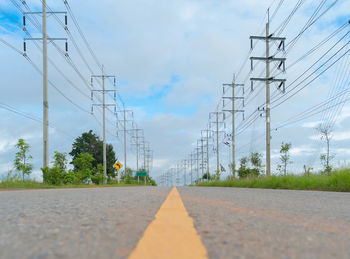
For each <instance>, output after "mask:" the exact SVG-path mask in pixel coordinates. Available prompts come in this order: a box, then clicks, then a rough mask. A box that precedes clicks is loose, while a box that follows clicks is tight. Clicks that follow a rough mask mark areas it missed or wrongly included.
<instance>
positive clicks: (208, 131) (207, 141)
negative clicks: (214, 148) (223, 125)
mask: <svg viewBox="0 0 350 259" xmlns="http://www.w3.org/2000/svg"><path fill="white" fill-rule="evenodd" d="M210 132H211V130H209V129H206V130H202V131H201V133H202V138H203V137H205V138H206V149H207V151H206V152H207V182H209V175H210V166H209V137H210V135H209V133H210ZM203 133H204V136H203Z"/></svg>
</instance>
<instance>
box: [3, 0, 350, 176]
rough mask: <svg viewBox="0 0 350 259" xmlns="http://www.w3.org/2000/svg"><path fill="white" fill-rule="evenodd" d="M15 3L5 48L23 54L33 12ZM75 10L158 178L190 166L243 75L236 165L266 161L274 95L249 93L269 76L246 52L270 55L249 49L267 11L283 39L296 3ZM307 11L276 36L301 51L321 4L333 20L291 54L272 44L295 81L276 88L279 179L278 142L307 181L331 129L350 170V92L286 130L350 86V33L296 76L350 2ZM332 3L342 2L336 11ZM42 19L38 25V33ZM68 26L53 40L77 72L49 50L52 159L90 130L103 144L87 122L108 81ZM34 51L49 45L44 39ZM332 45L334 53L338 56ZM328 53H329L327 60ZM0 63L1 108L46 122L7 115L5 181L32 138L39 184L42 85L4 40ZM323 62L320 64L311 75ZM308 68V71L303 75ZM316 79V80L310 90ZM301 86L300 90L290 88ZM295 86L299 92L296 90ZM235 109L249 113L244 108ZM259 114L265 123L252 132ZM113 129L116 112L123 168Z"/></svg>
mask: <svg viewBox="0 0 350 259" xmlns="http://www.w3.org/2000/svg"><path fill="white" fill-rule="evenodd" d="M16 2H17V1H9V0H0V39H3V40H5V41H6V42H8V43H10V44H11V45H12V46H14V47H15V48H16V49H18V50H20V51H23V39H24V38H27V37H28V36H27V35H26V34H25V32H24V31H23V30H22V28H21V26H22V16H23V14H21V10H23V11H26V8H25V6H23V5H22V4H21V3H19V4H17V5H18V7H19V9H18V8H16V6H15V5H14V4H13V3H16ZM68 2H69V5H70V7H71V10H72V11H73V13H74V17H75V18H76V21H77V23H78V24H79V26H80V28H81V30H82V32H83V34H84V36H85V37H86V40H87V41H88V43H89V45H90V46H91V49H92V50H93V53H94V55H95V56H96V57H97V59H98V61H99V62H100V63H101V64H103V65H104V68H105V72H106V74H109V75H115V76H116V78H117V85H116V89H117V92H118V101H117V103H118V106H119V107H118V110H119V109H122V108H123V104H124V105H125V108H126V109H130V110H132V111H133V117H134V120H135V122H136V124H137V126H138V127H139V128H141V129H143V130H144V136H145V139H146V140H147V141H148V142H149V143H150V147H151V149H152V150H153V168H152V171H151V176H153V178H157V177H158V176H159V175H161V174H163V173H165V172H166V171H167V170H168V169H169V168H172V167H174V166H176V165H177V164H179V165H180V164H181V163H182V160H184V159H188V158H189V155H190V154H191V152H193V151H194V149H195V147H196V144H197V140H198V139H199V138H200V135H201V130H204V129H206V128H207V127H208V123H209V117H208V115H209V113H210V112H215V111H221V110H222V108H223V107H222V105H221V104H222V101H221V100H222V99H221V97H222V84H223V83H231V82H232V78H233V74H234V73H235V74H236V83H244V85H245V86H244V89H245V93H244V97H245V104H246V105H245V107H241V108H242V109H244V115H245V120H244V121H243V120H242V115H241V114H238V113H236V125H237V129H236V132H237V137H236V142H237V143H236V144H237V150H236V154H237V160H238V159H239V158H241V157H243V156H246V155H249V153H250V152H260V153H262V154H263V155H265V118H264V114H262V113H261V115H262V116H261V118H260V117H259V112H257V110H258V108H263V107H264V103H265V86H264V84H261V83H260V84H256V85H254V91H251V85H250V81H249V78H250V77H252V76H254V77H259V76H263V73H264V64H263V63H262V62H257V63H256V64H254V65H255V66H254V70H253V71H252V72H250V62H249V61H247V57H249V55H250V56H263V55H265V45H264V42H262V41H260V42H257V43H256V44H255V43H254V49H253V50H252V51H251V52H250V40H249V36H252V35H262V33H265V32H264V29H265V23H266V21H267V15H266V14H267V11H266V10H267V9H268V8H270V17H271V20H270V31H271V32H274V33H275V34H276V35H277V34H278V31H279V29H280V28H281V25H283V21H285V20H286V18H287V17H288V15H290V13H291V12H292V10H293V8H294V7H295V4H296V3H295V1H278V0H275V1H273V0H265V1H263V0H259V1H258V0H247V1H234V0H230V1H229V0H227V1H217V0H200V1H199V0H186V1H185V0H177V1H172V0H171V1H164V0H163V1H161V0H149V1H141V0H133V1H119V0H114V1H111V0H100V1H98V4H96V1H92V0H84V1H82V0H75V1H68ZM301 2H302V5H301V6H300V8H299V9H298V10H297V11H296V12H295V14H294V15H293V16H292V17H291V19H290V21H289V23H288V24H287V25H286V27H285V28H284V30H283V31H282V32H281V33H280V35H278V36H280V37H286V44H287V46H288V47H289V46H290V45H293V44H291V42H293V41H292V39H295V37H296V36H297V35H298V33H299V32H300V31H301V30H302V29H303V27H304V26H305V24H306V23H307V21H308V19H309V18H310V17H312V14H313V12H314V11H315V10H316V9H317V7H318V6H319V4H320V3H321V2H325V3H324V5H323V6H322V8H321V9H320V12H319V13H318V15H320V14H322V13H323V12H325V13H324V15H322V16H321V17H320V19H318V20H317V21H316V22H315V23H313V24H312V26H310V27H309V28H307V29H306V30H305V32H304V33H302V34H301V36H300V37H298V38H297V41H296V42H295V45H293V47H292V48H291V49H290V50H288V51H287V52H286V54H284V53H283V52H281V51H279V52H278V51H277V46H276V44H274V43H271V53H276V56H278V57H284V56H285V57H286V58H287V61H286V66H287V71H286V72H285V73H282V72H279V71H278V70H276V69H275V65H274V64H272V65H271V66H272V69H273V74H274V75H277V74H278V76H276V78H284V79H286V80H287V81H286V87H287V91H286V93H285V94H284V93H282V92H281V91H279V90H277V86H278V85H276V84H271V96H272V100H273V101H272V111H271V123H272V129H273V130H272V133H271V136H272V138H271V145H272V147H271V151H272V171H273V172H274V173H277V171H276V168H277V165H278V163H279V148H280V145H281V142H291V143H292V149H291V160H292V162H293V163H292V164H291V165H290V167H289V170H290V172H294V173H302V171H303V166H304V165H306V166H307V167H312V168H314V170H318V169H320V168H321V164H320V161H319V157H320V155H321V154H322V153H323V152H325V150H324V148H325V143H324V142H323V141H322V140H321V139H320V136H319V134H318V133H317V131H316V130H315V127H316V126H317V125H318V124H319V123H320V122H324V123H327V122H329V123H331V122H332V123H334V132H333V135H332V137H333V138H332V141H331V152H332V154H333V155H334V157H335V158H334V160H333V161H332V163H333V165H334V166H343V165H346V164H348V162H349V161H348V156H349V154H350V149H349V148H348V143H349V139H350V131H349V130H348V129H349V126H350V120H349V117H350V105H349V104H348V103H347V102H345V104H344V105H335V104H337V103H338V102H340V101H344V100H345V99H346V98H347V92H346V93H345V94H341V96H340V97H339V98H337V99H335V100H334V101H333V103H330V104H328V105H329V107H332V104H333V106H334V107H333V108H330V109H327V110H325V111H324V112H321V113H318V114H315V115H314V116H311V117H308V118H305V119H303V120H300V121H296V122H294V121H293V119H292V120H291V122H293V123H291V124H288V125H285V126H283V125H284V122H285V121H286V120H288V119H289V118H293V117H294V116H295V115H297V114H299V113H301V112H303V111H305V110H306V109H308V108H310V107H313V106H314V105H316V104H318V103H321V102H323V101H325V100H327V99H328V98H329V97H332V96H335V95H336V94H337V93H341V91H344V90H346V89H348V86H349V77H348V76H346V75H349V72H350V71H349V69H350V68H349V55H348V54H347V52H346V51H347V50H349V46H348V45H346V43H348V42H349V39H350V38H349V34H346V33H347V32H349V29H350V26H349V25H348V26H345V27H344V28H343V29H342V30H341V31H340V32H339V33H337V34H336V35H335V36H334V37H332V38H331V39H330V40H329V41H327V42H326V43H325V44H322V45H321V46H320V47H319V48H317V49H316V50H315V51H314V52H312V53H311V54H310V55H308V56H307V57H305V58H304V59H302V60H301V61H300V62H298V63H296V64H295V65H293V66H291V67H289V66H290V65H292V64H293V63H294V61H296V60H298V59H299V58H300V57H302V56H303V55H304V54H305V53H307V52H308V51H309V50H311V49H313V48H314V47H315V46H317V44H318V43H319V42H322V40H323V39H325V38H326V37H327V36H329V35H330V34H331V33H332V32H334V31H335V30H337V29H338V28H339V27H340V26H341V25H342V24H344V23H346V22H347V20H348V19H349V16H348V12H347V10H349V8H350V2H349V1H346V0H339V1H330V0H328V1H321V0H317V1H314V0H313V1H311V0H305V1H301ZM334 2H335V5H334V6H333V7H332V8H331V9H329V10H328V11H327V8H328V7H329V6H331V5H332V3H334ZM26 3H27V5H28V7H29V8H30V9H31V11H40V10H41V1H39V0H28V1H26ZM47 4H48V6H49V7H50V8H51V9H52V10H53V11H67V10H66V7H65V5H64V4H63V1H50V0H48V1H47ZM278 7H279V8H278ZM276 9H278V10H277V12H275V10H276ZM27 11H28V10H27ZM40 18H41V17H40V16H38V15H34V16H31V19H30V18H27V26H26V28H27V31H28V32H29V33H30V34H31V36H32V37H41V35H40V30H38V28H39V29H40ZM56 18H57V19H56ZM35 19H37V22H38V26H35V24H36V20H35ZM62 22H64V15H61V14H58V15H57V16H56V17H55V16H53V15H49V17H48V35H49V37H53V38H56V37H57V38H68V44H69V52H68V53H69V57H70V59H71V60H72V62H73V63H74V67H75V68H76V69H77V70H78V71H79V75H78V73H76V71H75V70H74V69H73V68H72V66H71V65H70V64H69V63H68V62H67V59H66V58H65V57H64V55H63V56H62V55H61V54H60V52H59V50H63V52H64V44H65V43H64V41H55V42H54V43H50V44H49V47H48V52H49V58H50V60H51V62H50V64H49V80H50V81H51V82H52V85H50V87H49V121H50V125H51V128H50V140H49V143H50V157H52V156H53V153H54V151H60V152H67V153H69V152H70V151H71V145H72V143H73V141H74V139H75V138H76V137H77V136H79V135H80V134H81V133H82V132H86V131H88V130H90V129H92V130H94V131H95V132H96V133H97V134H98V135H100V136H102V128H101V119H102V115H101V111H100V110H99V108H97V107H95V109H94V116H91V115H90V110H91V105H92V104H93V103H98V101H99V100H98V98H96V97H97V94H96V96H95V99H94V101H91V100H90V85H89V84H90V76H91V75H92V74H101V71H100V68H99V66H98V65H97V64H96V62H95V60H94V57H93V56H92V55H91V54H90V52H89V49H88V48H87V47H86V45H85V43H84V39H82V37H81V36H80V34H79V31H78V29H77V27H76V26H75V24H74V20H73V19H72V17H71V16H70V15H68V29H69V33H67V32H66V31H65V30H64V28H63V26H62V25H61V24H62ZM343 36H344V37H343ZM71 37H73V39H74V41H72V38H71ZM342 37H343V38H342ZM341 38H342V39H341ZM339 39H341V41H339ZM338 41H339V42H338ZM337 42H338V43H337ZM37 43H38V44H39V45H40V42H37ZM75 44H76V45H75ZM335 44H336V45H335ZM333 45H335V47H333V48H331V47H332V46H333ZM343 46H344V47H343ZM288 47H287V49H288ZM341 47H343V48H341ZM329 49H331V50H330V51H329V52H327V51H328V50H329ZM338 50H339V52H337V51H338ZM336 52H337V53H336ZM0 54H1V57H2V58H1V60H0V63H1V67H2V70H1V71H2V76H1V78H2V82H1V90H2V91H1V92H2V93H1V95H0V104H1V105H2V106H1V107H3V106H4V105H9V106H11V107H13V108H15V109H16V110H17V111H21V112H25V113H26V114H29V115H30V117H35V118H37V120H38V121H39V122H38V121H33V120H31V119H28V118H27V117H23V116H21V115H19V114H16V113H13V112H9V111H8V110H6V109H4V108H1V107H0V118H1V125H2V127H1V128H0V133H1V135H0V136H1V137H0V175H1V174H2V175H6V174H7V172H8V171H9V170H11V169H12V168H13V159H14V155H15V152H16V150H15V148H14V145H15V143H16V141H17V140H18V138H24V139H25V140H26V141H27V142H28V143H29V144H30V146H31V154H32V156H33V161H32V162H33V164H34V172H33V174H32V177H33V178H35V179H39V180H40V179H41V172H40V167H41V165H42V125H41V123H40V119H41V118H42V105H41V104H42V76H41V75H40V73H38V71H36V70H35V68H34V67H33V66H32V65H31V64H30V63H29V62H28V60H27V59H26V58H24V57H23V56H22V55H21V54H19V53H17V52H16V51H14V50H13V49H11V48H9V47H8V46H6V45H4V44H3V43H2V42H0ZM63 54H64V53H63ZM333 54H335V56H334V57H333V59H331V62H332V61H334V60H336V59H337V58H338V57H340V56H341V55H343V54H344V55H343V57H342V58H340V59H339V61H338V62H336V63H335V65H334V66H331V67H330V68H329V69H328V70H327V71H326V72H324V73H323V74H322V75H321V76H319V77H318V78H316V79H314V80H312V81H311V79H313V77H310V78H307V75H308V73H311V74H312V73H314V74H317V72H321V71H322V70H323V69H325V68H326V67H327V66H326V65H325V66H323V67H321V68H320V69H319V70H317V68H318V67H319V66H320V65H322V63H323V62H324V61H326V60H327V59H328V58H331V57H332V55H333ZM27 55H28V57H29V58H30V60H32V61H33V63H34V64H35V65H36V66H37V67H38V68H39V69H41V67H42V53H41V51H39V50H38V48H37V47H36V46H35V42H34V41H30V40H27ZM323 55H324V57H323V58H321V57H322V56H323ZM320 58H321V59H320ZM245 61H247V62H245ZM314 62H316V66H314V67H312V68H310V69H309V67H310V66H311V65H312V64H313V63H314ZM317 62H318V63H317ZM331 62H330V63H327V64H331ZM55 67H56V68H58V70H59V71H60V72H59V71H58V70H57V69H56V68H55ZM308 69H309V70H308ZM305 71H306V74H303V73H304V72H305ZM300 75H302V76H301V77H300ZM309 81H311V82H310V83H308V82H309ZM304 85H305V87H303V88H302V86H304ZM53 86H55V87H56V88H57V89H58V90H59V91H60V92H58V91H57V90H56V89H55V88H54V87H53ZM294 86H297V88H296V89H295V90H291V89H292V88H293V87H294ZM98 87H100V86H99V85H98V83H96V82H95V85H94V89H99V88H98ZM106 87H107V88H108V89H113V84H112V83H111V82H110V81H107V83H106ZM301 88H302V89H301ZM298 89H301V90H300V91H298V92H296V90H298ZM289 90H290V91H291V92H289ZM292 93H295V95H293V96H292V97H291V98H290V99H288V100H286V101H285V102H283V103H282V104H280V105H279V106H277V107H276V108H274V105H276V104H278V103H279V100H284V98H286V97H288V96H289V95H290V94H292ZM62 94H64V95H65V96H66V97H67V98H68V99H69V100H70V101H68V100H67V99H66V98H65V97H63V96H62ZM236 94H237V96H238V95H243V93H242V92H241V89H237V90H236ZM341 98H342V99H341ZM71 101H72V102H73V103H74V104H72V103H71ZM107 102H109V103H113V98H112V97H111V96H109V97H108V98H107ZM237 105H238V107H240V106H241V103H240V101H238V100H237ZM77 106H79V107H77ZM327 107H328V106H325V108H327ZM226 108H227V107H226ZM111 110H113V109H111ZM335 115H337V116H335ZM255 116H257V117H258V118H257V119H256V120H254V122H253V123H249V120H250V119H251V118H254V117H255ZM115 123H116V117H115V115H114V114H113V112H107V125H108V126H107V128H108V130H107V142H108V143H112V144H113V146H114V149H115V150H116V152H117V156H118V159H119V160H120V161H121V162H122V163H123V162H124V154H123V138H122V134H121V132H118V130H117V128H116V127H115ZM230 125H231V115H230V114H226V120H225V124H221V128H220V130H221V131H223V132H226V133H230V131H231V128H230ZM129 126H131V125H129ZM210 126H212V127H211V128H210V129H213V126H214V125H213V124H210ZM280 126H283V127H280ZM276 128H278V129H277V130H276ZM223 134H224V133H223ZM223 134H222V135H223ZM131 141H132V138H131V137H128V152H127V161H128V167H129V166H130V167H133V168H136V151H135V146H134V145H131ZM223 142H224V140H221V142H220V148H219V149H220V159H221V160H220V161H221V162H220V163H222V164H223V166H224V167H226V169H228V168H227V164H228V163H229V162H230V159H231V158H230V157H231V156H230V152H231V151H230V149H229V148H228V147H227V146H226V145H224V144H223ZM212 143H214V142H212ZM210 150H211V151H210V165H211V171H214V170H215V169H216V168H215V165H216V154H215V152H214V150H213V146H211V147H210ZM263 158H264V157H263ZM264 164H265V162H264Z"/></svg>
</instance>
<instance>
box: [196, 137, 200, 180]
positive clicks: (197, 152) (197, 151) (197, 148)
mask: <svg viewBox="0 0 350 259" xmlns="http://www.w3.org/2000/svg"><path fill="white" fill-rule="evenodd" d="M199 150H200V148H199V147H198V142H197V147H196V163H197V164H196V180H197V183H198V181H199Z"/></svg>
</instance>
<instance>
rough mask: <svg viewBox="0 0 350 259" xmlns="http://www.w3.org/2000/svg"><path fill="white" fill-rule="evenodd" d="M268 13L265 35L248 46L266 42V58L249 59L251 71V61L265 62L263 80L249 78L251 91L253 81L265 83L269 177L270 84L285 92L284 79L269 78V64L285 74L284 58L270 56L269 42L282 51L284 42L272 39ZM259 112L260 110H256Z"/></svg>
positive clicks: (278, 38)
mask: <svg viewBox="0 0 350 259" xmlns="http://www.w3.org/2000/svg"><path fill="white" fill-rule="evenodd" d="M269 29H270V12H269V10H268V21H267V23H266V35H265V37H263V36H250V46H251V49H253V40H254V39H256V40H263V41H265V42H266V56H265V57H250V60H251V70H253V60H258V61H265V62H266V77H265V78H250V80H251V90H252V91H253V82H254V81H264V82H266V109H264V108H263V111H265V115H266V175H268V176H269V175H271V114H270V110H271V107H270V83H271V82H279V83H280V84H279V86H278V89H280V90H281V87H282V92H283V93H284V92H285V81H286V79H276V78H274V77H271V76H270V62H271V61H277V62H280V63H279V65H278V69H281V67H282V70H283V72H285V61H286V59H285V58H276V57H275V56H274V55H273V56H270V41H280V44H279V46H278V50H281V49H282V51H284V46H285V44H284V43H285V40H286V38H284V37H273V34H270V31H269ZM258 110H260V109H258Z"/></svg>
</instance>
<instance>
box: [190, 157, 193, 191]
mask: <svg viewBox="0 0 350 259" xmlns="http://www.w3.org/2000/svg"><path fill="white" fill-rule="evenodd" d="M192 163H193V154H192V153H191V155H190V174H191V184H193V175H192Z"/></svg>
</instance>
